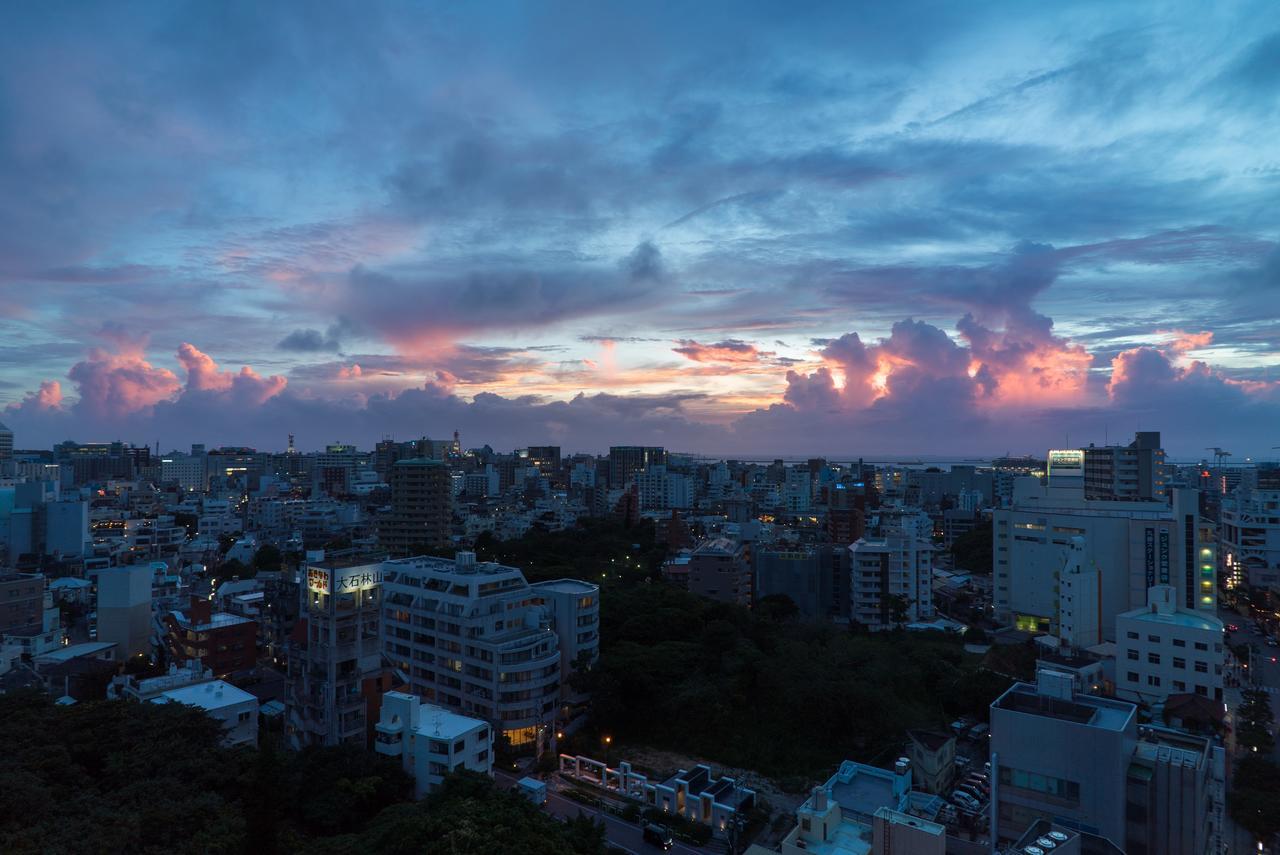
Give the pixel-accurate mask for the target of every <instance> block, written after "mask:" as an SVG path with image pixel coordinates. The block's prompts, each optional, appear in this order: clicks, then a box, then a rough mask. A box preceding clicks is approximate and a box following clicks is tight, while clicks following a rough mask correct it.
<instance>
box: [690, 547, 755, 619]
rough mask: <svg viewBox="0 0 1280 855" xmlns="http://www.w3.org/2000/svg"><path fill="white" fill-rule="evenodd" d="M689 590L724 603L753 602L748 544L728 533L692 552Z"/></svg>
mask: <svg viewBox="0 0 1280 855" xmlns="http://www.w3.org/2000/svg"><path fill="white" fill-rule="evenodd" d="M689 590H690V591H691V592H692V593H695V594H700V595H701V596H704V597H709V598H710V599H713V600H719V601H720V602H722V603H736V604H738V605H740V606H750V605H751V599H752V597H751V565H750V563H749V562H748V561H747V555H746V547H745V546H743V544H741V543H738V542H737V541H735V540H730V539H729V538H727V537H717V538H714V539H712V540H707V541H703V542H702V543H700V544H699V545H698V547H697V548H696V549H694V550H693V553H692V554H691V555H690V556H689Z"/></svg>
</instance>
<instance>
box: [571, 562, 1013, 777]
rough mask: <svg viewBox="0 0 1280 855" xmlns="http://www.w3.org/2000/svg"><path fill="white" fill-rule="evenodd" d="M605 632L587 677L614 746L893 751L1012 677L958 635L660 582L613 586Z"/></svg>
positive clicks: (790, 765) (769, 769) (798, 764)
mask: <svg viewBox="0 0 1280 855" xmlns="http://www.w3.org/2000/svg"><path fill="white" fill-rule="evenodd" d="M601 635H602V640H601V659H600V661H599V663H598V664H597V665H596V666H595V667H594V668H592V669H591V670H590V671H589V672H588V673H586V674H584V675H582V677H581V678H580V679H579V680H578V682H579V684H580V685H581V686H582V687H584V688H587V689H589V690H590V691H592V692H593V694H594V699H593V713H594V716H595V722H596V726H597V727H598V728H600V729H601V730H602V731H603V732H609V733H611V734H613V735H614V739H615V744H624V745H625V744H626V742H627V741H634V742H639V743H643V744H646V745H652V746H656V747H664V748H671V749H675V750H680V751H685V752H689V753H692V754H695V755H698V756H704V757H708V758H710V759H713V760H716V761H718V762H721V763H725V764H728V765H733V766H742V767H747V768H752V769H756V770H759V771H761V772H764V773H766V774H775V775H789V774H800V775H816V774H821V773H822V772H823V771H824V770H829V769H830V768H832V767H834V766H835V765H836V764H838V763H839V762H840V760H842V759H845V758H852V759H857V760H863V761H867V762H884V761H886V760H888V759H890V758H892V757H894V756H896V755H897V752H898V751H899V750H900V749H901V745H902V741H903V737H904V732H905V730H906V729H907V728H911V727H929V726H942V725H945V723H946V722H947V721H948V720H949V719H950V718H953V717H955V716H956V715H960V714H966V713H967V714H974V715H977V716H980V717H984V716H985V715H986V709H987V706H988V705H989V704H990V702H991V700H992V699H993V698H994V697H995V696H996V695H997V694H998V693H999V692H1001V691H1003V690H1004V689H1005V688H1007V687H1008V685H1009V680H1008V679H1006V678H1003V677H1000V676H998V675H995V674H993V673H990V672H988V671H983V670H979V669H978V668H977V666H976V665H975V664H972V663H971V661H970V659H971V657H968V656H967V655H966V654H965V653H964V649H963V646H962V645H961V643H960V641H959V639H957V638H954V637H949V636H944V635H941V634H933V633H930V634H916V633H889V634H879V635H867V634H855V633H851V632H849V631H847V630H845V629H843V628H840V627H837V626H834V625H828V624H813V623H805V622H797V621H778V620H776V619H775V615H774V613H773V610H767V614H759V615H757V614H754V613H753V612H751V611H749V610H747V609H744V608H740V607H737V606H730V605H725V604H722V603H715V602H711V601H708V600H704V599H702V598H700V597H697V596H694V595H692V594H688V593H686V592H684V591H680V590H677V589H675V588H671V587H667V586H665V585H661V584H633V585H615V586H612V587H610V588H609V590H608V591H606V593H605V594H604V596H603V597H602V598H601ZM782 735H784V736H785V738H784V736H782Z"/></svg>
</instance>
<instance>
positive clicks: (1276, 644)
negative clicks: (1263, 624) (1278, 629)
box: [1267, 638, 1280, 647]
mask: <svg viewBox="0 0 1280 855" xmlns="http://www.w3.org/2000/svg"><path fill="white" fill-rule="evenodd" d="M1267 647H1280V641H1276V640H1275V639H1274V638H1268V639H1267Z"/></svg>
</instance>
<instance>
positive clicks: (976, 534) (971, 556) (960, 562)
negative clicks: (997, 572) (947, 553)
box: [951, 519, 993, 576]
mask: <svg viewBox="0 0 1280 855" xmlns="http://www.w3.org/2000/svg"><path fill="white" fill-rule="evenodd" d="M992 549H993V546H992V533H991V520H989V519H988V520H982V521H981V522H979V523H978V524H977V525H976V526H974V529H973V531H967V532H965V533H964V534H962V535H960V536H959V537H957V538H956V540H955V543H953V544H952V545H951V561H952V564H953V565H954V566H955V568H956V569H957V570H968V571H969V572H970V573H981V574H983V575H986V576H990V575H991V557H992Z"/></svg>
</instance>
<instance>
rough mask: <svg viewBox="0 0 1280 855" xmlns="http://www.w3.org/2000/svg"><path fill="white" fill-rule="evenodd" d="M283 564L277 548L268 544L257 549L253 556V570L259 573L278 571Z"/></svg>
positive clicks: (282, 558)
mask: <svg viewBox="0 0 1280 855" xmlns="http://www.w3.org/2000/svg"><path fill="white" fill-rule="evenodd" d="M283 563H284V556H283V555H282V554H281V553H280V550H279V549H278V548H276V547H275V546H274V545H272V544H270V543H268V544H266V545H265V546H263V547H261V548H259V549H258V551H257V552H255V553H254V554H253V568H254V570H255V571H257V572H259V573H261V572H271V571H275V570H279V569H280V565H281V564H283Z"/></svg>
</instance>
